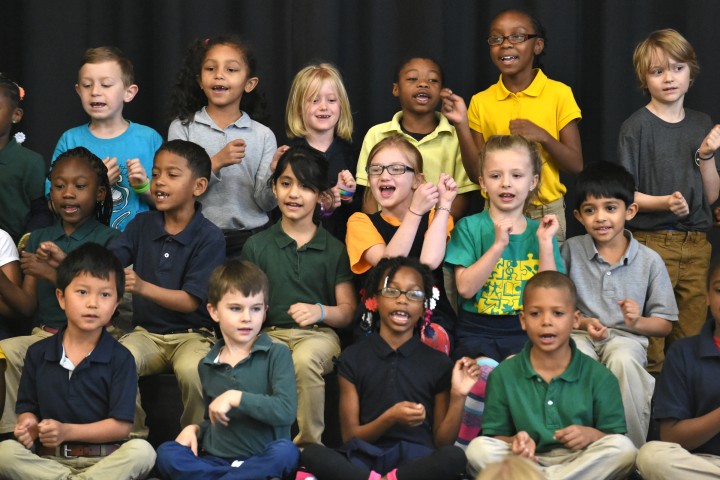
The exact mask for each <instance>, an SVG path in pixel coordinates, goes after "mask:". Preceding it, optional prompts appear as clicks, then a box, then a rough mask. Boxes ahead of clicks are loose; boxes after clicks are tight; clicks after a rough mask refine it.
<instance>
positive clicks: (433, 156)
mask: <svg viewBox="0 0 720 480" xmlns="http://www.w3.org/2000/svg"><path fill="white" fill-rule="evenodd" d="M435 115H437V117H438V126H437V127H436V128H435V130H433V131H432V132H430V133H429V134H427V135H426V136H425V137H423V139H422V140H420V141H418V140H415V139H414V138H413V137H411V136H410V135H408V134H406V133H404V132H403V131H402V127H401V126H400V118H402V111H400V112H397V113H396V114H395V115H394V116H393V118H392V120H390V121H389V122H386V123H380V124H378V125H375V126H374V127H372V128H371V129H370V130H368V132H367V134H365V139H364V140H363V144H362V148H361V149H360V157H359V158H358V163H357V175H355V179H356V180H357V183H358V184H359V185H365V186H367V185H368V180H367V173H366V172H365V166H366V165H367V159H368V155H370V150H372V148H373V147H374V146H375V145H376V144H377V143H378V142H379V141H380V140H382V139H383V138H386V137H390V136H392V135H396V134H401V135H402V136H404V137H405V138H407V140H408V141H409V142H410V143H411V144H413V145H415V146H416V147H417V149H418V150H420V154H421V155H422V157H423V173H424V174H425V178H426V179H427V180H428V181H429V182H433V183H435V184H437V182H438V180H439V179H440V174H441V173H447V174H448V175H450V176H451V177H452V178H453V179H454V180H455V183H457V186H458V193H467V192H471V191H473V190H478V189H479V188H480V187H479V186H478V185H476V184H475V183H473V182H471V181H470V178H468V175H467V173H466V172H465V167H463V164H462V158H461V157H460V142H459V141H458V137H457V133H456V132H455V127H453V126H452V125H450V122H448V119H447V118H445V116H444V115H442V114H441V113H439V112H437V113H436V114H435Z"/></svg>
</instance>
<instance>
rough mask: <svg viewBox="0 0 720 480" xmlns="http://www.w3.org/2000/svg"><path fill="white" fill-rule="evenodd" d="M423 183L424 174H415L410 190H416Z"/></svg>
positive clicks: (424, 180)
mask: <svg viewBox="0 0 720 480" xmlns="http://www.w3.org/2000/svg"><path fill="white" fill-rule="evenodd" d="M425 182H427V180H426V179H425V174H424V173H416V174H415V181H413V186H412V189H413V190H416V189H417V188H418V187H419V186H420V185H422V184H423V183H425Z"/></svg>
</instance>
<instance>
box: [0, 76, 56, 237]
mask: <svg viewBox="0 0 720 480" xmlns="http://www.w3.org/2000/svg"><path fill="white" fill-rule="evenodd" d="M24 99H25V90H23V88H22V87H20V86H19V85H18V84H17V83H15V82H14V81H13V80H11V79H10V78H8V77H6V76H5V75H3V74H2V73H0V205H2V206H3V208H2V209H0V229H2V230H5V231H6V232H7V233H8V234H10V236H11V237H12V239H13V241H14V242H15V243H17V242H18V241H19V240H20V237H22V235H23V234H24V233H26V232H29V231H30V230H33V229H35V228H38V227H42V226H45V225H49V224H50V223H51V221H50V216H49V213H48V209H47V200H46V199H45V194H44V185H45V161H44V160H43V158H42V156H40V155H39V154H37V153H35V152H33V151H32V150H28V149H27V148H25V147H23V146H22V145H21V144H22V143H23V142H24V141H25V134H23V133H22V132H17V133H16V132H15V130H16V124H17V123H18V122H20V121H21V120H22V118H23V109H22V108H21V107H20V102H22V101H23V100H24Z"/></svg>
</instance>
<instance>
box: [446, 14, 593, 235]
mask: <svg viewBox="0 0 720 480" xmlns="http://www.w3.org/2000/svg"><path fill="white" fill-rule="evenodd" d="M487 43H488V45H490V58H491V59H492V61H493V63H494V64H495V66H496V67H497V68H498V69H499V70H500V79H499V80H498V83H496V84H495V85H492V86H491V87H490V88H488V89H487V90H484V91H482V92H480V93H478V94H476V95H475V96H473V98H472V100H470V106H469V107H468V109H467V110H466V109H465V103H464V101H463V99H462V98H461V97H460V96H458V95H454V94H453V93H452V92H451V91H450V90H445V91H443V92H442V97H443V108H442V112H443V114H445V116H447V118H448V119H449V120H450V121H451V122H453V124H454V125H455V128H456V129H457V134H458V138H459V140H460V148H461V149H462V161H463V165H464V166H465V170H466V171H467V172H468V176H469V177H470V178H471V179H472V180H473V181H475V179H477V178H478V176H480V175H482V173H481V169H480V167H479V164H478V161H477V160H478V155H479V152H481V151H482V149H483V145H485V142H487V141H488V139H489V138H490V137H491V136H493V135H507V134H512V135H522V136H524V137H526V138H527V139H529V140H532V141H534V142H538V143H539V144H540V146H541V147H542V148H541V153H542V177H543V183H542V185H541V186H540V188H539V189H538V194H537V197H536V198H534V199H533V200H532V202H531V204H530V205H529V206H528V208H527V209H526V214H527V216H528V217H530V218H532V219H535V220H539V219H541V218H543V217H544V216H545V215H547V214H553V215H555V216H556V217H557V218H558V220H559V221H560V229H559V230H558V233H557V236H558V241H560V242H562V241H564V240H565V234H566V219H565V206H564V200H563V195H565V192H566V191H567V188H566V187H565V185H563V184H562V183H561V181H560V171H564V172H568V173H577V172H579V171H580V170H582V165H583V159H582V149H581V146H580V132H579V130H578V126H577V123H578V121H579V120H580V118H581V116H580V108H579V107H578V106H577V103H575V98H574V97H573V93H572V90H571V89H570V87H568V86H567V85H564V84H562V83H560V82H557V81H555V80H550V79H549V78H548V77H547V76H546V75H545V73H543V71H542V69H541V67H540V62H539V57H540V56H541V55H543V53H544V48H545V29H544V28H543V26H542V24H541V23H540V21H539V20H538V19H537V18H535V17H533V16H532V15H530V14H528V13H526V12H523V11H520V10H515V9H512V10H505V11H503V12H500V13H499V14H498V15H497V16H496V17H495V18H494V19H493V21H492V23H491V24H490V32H489V34H488V38H487Z"/></svg>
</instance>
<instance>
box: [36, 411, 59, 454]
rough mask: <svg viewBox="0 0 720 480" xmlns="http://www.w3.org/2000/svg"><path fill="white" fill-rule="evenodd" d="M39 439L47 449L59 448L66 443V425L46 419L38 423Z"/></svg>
mask: <svg viewBox="0 0 720 480" xmlns="http://www.w3.org/2000/svg"><path fill="white" fill-rule="evenodd" d="M38 438H40V443H42V444H43V445H44V446H46V447H50V448H54V447H57V446H58V445H60V444H61V443H63V442H64V441H65V424H64V423H60V422H58V421H57V420H52V419H50V418H46V419H45V420H43V421H42V422H40V423H38Z"/></svg>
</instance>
